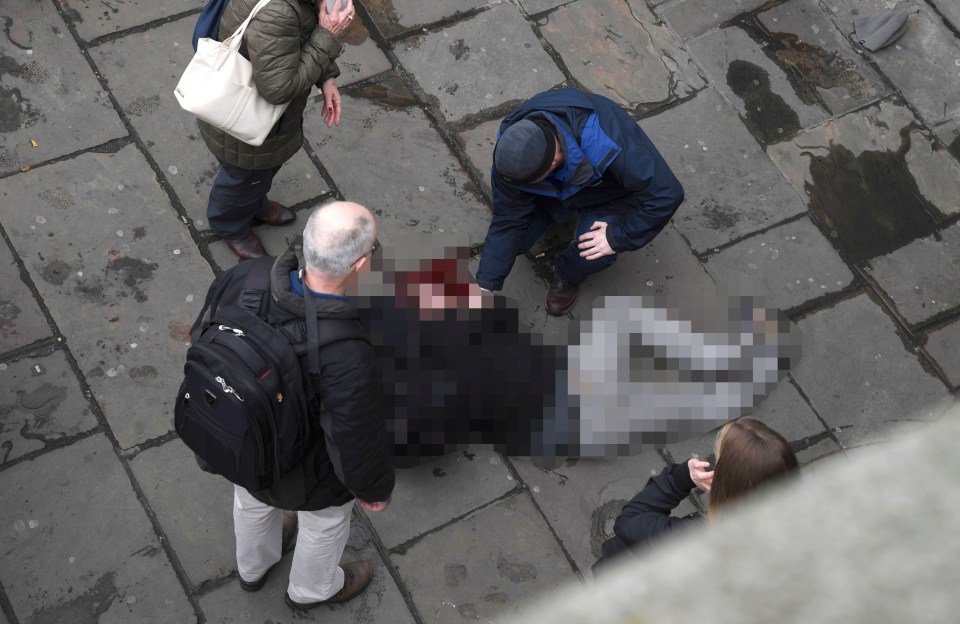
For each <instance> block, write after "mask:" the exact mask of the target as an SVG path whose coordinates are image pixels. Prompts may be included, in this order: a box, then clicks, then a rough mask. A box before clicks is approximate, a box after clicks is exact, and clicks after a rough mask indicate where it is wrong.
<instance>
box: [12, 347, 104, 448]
mask: <svg viewBox="0 0 960 624" xmlns="http://www.w3.org/2000/svg"><path fill="white" fill-rule="evenodd" d="M96 426H97V419H96V417H95V416H94V414H93V412H92V411H91V409H90V405H89V404H88V403H87V401H86V399H85V398H84V396H83V391H82V390H81V389H80V385H79V384H78V383H77V378H76V377H75V376H74V374H73V371H72V370H70V365H69V364H68V363H67V359H66V358H65V357H64V355H63V352H62V351H52V350H50V349H46V350H44V351H43V352H42V353H38V354H36V355H29V356H24V357H21V358H20V359H18V360H15V361H13V362H7V363H6V364H4V366H3V370H0V465H3V464H4V463H6V462H8V461H10V460H13V459H16V458H18V457H20V456H22V455H25V454H27V453H29V452H31V451H35V450H38V449H42V448H44V447H45V446H46V445H47V444H48V443H51V442H56V441H57V440H60V439H62V438H64V437H68V436H73V435H77V434H78V433H82V432H84V431H89V430H90V429H93V428H94V427H96Z"/></svg>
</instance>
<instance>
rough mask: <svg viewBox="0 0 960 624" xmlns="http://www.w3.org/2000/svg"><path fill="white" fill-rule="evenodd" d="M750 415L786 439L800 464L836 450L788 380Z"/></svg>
mask: <svg viewBox="0 0 960 624" xmlns="http://www.w3.org/2000/svg"><path fill="white" fill-rule="evenodd" d="M750 416H753V417H754V418H756V419H758V420H762V421H763V422H764V424H766V425H768V426H769V427H771V428H772V429H774V430H776V431H777V432H778V433H779V434H780V435H782V436H783V437H784V438H786V439H787V442H789V443H790V444H791V446H793V449H794V452H795V453H796V454H797V459H798V460H800V463H801V464H806V463H809V462H813V461H816V460H818V459H820V458H822V457H824V456H826V455H830V454H833V453H836V452H837V451H839V450H840V447H838V446H837V443H836V442H834V441H833V439H832V438H831V437H830V436H829V435H828V432H827V429H826V427H824V426H823V423H821V422H820V420H819V419H818V418H817V415H816V414H814V413H813V410H811V409H810V406H809V405H808V404H807V402H806V401H804V400H803V397H802V396H800V393H799V392H797V389H796V387H795V386H794V385H793V384H792V383H790V381H789V379H784V380H783V381H781V382H780V384H779V385H778V386H777V387H776V388H775V389H774V390H773V392H771V393H770V394H769V395H768V396H767V398H765V399H764V400H763V401H761V402H760V404H759V405H757V407H756V408H755V409H754V410H753V412H752V413H751V414H750Z"/></svg>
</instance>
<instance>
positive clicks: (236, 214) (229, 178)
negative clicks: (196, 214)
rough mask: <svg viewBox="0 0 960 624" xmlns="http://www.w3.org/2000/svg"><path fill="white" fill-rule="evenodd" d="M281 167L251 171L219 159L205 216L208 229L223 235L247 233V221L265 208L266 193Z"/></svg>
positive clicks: (232, 235)
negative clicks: (218, 168) (208, 223)
mask: <svg viewBox="0 0 960 624" xmlns="http://www.w3.org/2000/svg"><path fill="white" fill-rule="evenodd" d="M279 170H280V167H275V168H273V169H260V170H256V171H251V170H250V169H241V168H240V167H235V166H233V165H231V164H229V163H225V162H223V161H222V160H221V161H220V172H219V173H217V177H216V178H214V179H213V188H211V189H210V202H209V203H208V204H207V220H208V221H209V222H210V229H212V230H213V231H214V232H216V233H217V234H218V235H220V236H221V237H222V238H243V237H244V236H246V235H247V234H249V233H250V221H251V219H253V218H254V217H255V216H257V215H258V214H261V213H263V212H266V210H267V193H268V192H269V191H270V187H271V186H272V185H273V177H274V176H275V175H277V171H279Z"/></svg>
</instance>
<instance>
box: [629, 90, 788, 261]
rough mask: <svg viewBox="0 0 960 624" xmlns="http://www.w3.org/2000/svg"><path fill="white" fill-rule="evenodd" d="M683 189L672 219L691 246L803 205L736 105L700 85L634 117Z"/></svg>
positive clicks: (720, 239)
mask: <svg viewBox="0 0 960 624" xmlns="http://www.w3.org/2000/svg"><path fill="white" fill-rule="evenodd" d="M640 126H641V128H643V130H644V131H645V132H646V133H647V135H648V136H649V137H650V139H651V140H652V141H653V143H654V145H656V146H657V149H658V150H660V153H661V154H663V157H664V158H665V159H666V161H667V163H668V164H669V165H670V168H671V169H672V170H673V172H674V173H675V174H676V176H677V178H679V180H680V182H681V183H682V184H683V187H684V190H685V191H686V200H685V201H684V203H683V205H682V206H680V209H679V210H678V211H677V214H676V215H675V216H674V218H673V223H674V224H675V225H676V226H677V229H678V230H680V233H681V234H683V235H684V237H686V239H687V240H688V241H689V242H690V246H691V247H693V249H694V250H696V251H706V250H708V249H710V248H713V247H716V246H718V245H722V244H724V243H727V242H730V241H732V240H735V239H737V238H740V237H742V236H745V235H747V234H750V233H752V232H756V231H757V230H760V229H763V228H765V227H769V226H771V225H774V224H776V223H778V222H780V221H783V220H785V219H787V218H789V217H792V216H795V215H797V214H800V213H802V212H804V210H805V208H804V206H803V203H802V202H801V201H800V200H799V199H798V197H797V195H796V193H795V192H794V191H793V189H791V188H790V186H789V185H788V184H786V183H785V182H784V180H783V179H782V178H781V177H780V176H778V175H776V171H775V168H774V167H773V166H772V165H771V164H770V161H769V160H768V159H767V158H766V156H765V155H764V153H763V150H761V149H760V147H759V146H758V145H757V142H756V141H755V140H754V138H753V137H752V136H750V133H749V132H748V131H747V130H746V128H744V127H743V125H742V124H741V123H740V120H739V118H738V117H737V114H736V112H735V111H734V110H733V109H732V108H731V107H730V105H729V104H727V103H726V102H725V101H724V100H723V99H722V98H721V97H720V95H719V94H718V93H717V92H716V91H714V90H713V89H706V90H704V91H702V92H700V93H699V94H697V97H696V98H694V99H693V100H692V101H689V102H684V103H683V104H680V105H679V106H677V107H675V108H672V109H670V110H669V111H666V112H664V113H662V114H660V115H657V116H655V117H651V118H648V119H644V120H643V122H642V123H641V124H640Z"/></svg>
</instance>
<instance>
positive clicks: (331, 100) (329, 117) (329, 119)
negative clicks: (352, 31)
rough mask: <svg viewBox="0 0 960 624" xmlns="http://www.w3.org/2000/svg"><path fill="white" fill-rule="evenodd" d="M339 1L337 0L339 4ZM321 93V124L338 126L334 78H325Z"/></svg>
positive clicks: (338, 92)
mask: <svg viewBox="0 0 960 624" xmlns="http://www.w3.org/2000/svg"><path fill="white" fill-rule="evenodd" d="M339 1H340V0H337V2H339ZM320 91H322V92H323V122H324V123H325V124H327V127H328V128H329V127H330V126H339V125H340V91H339V90H338V89H337V80H336V78H327V79H326V80H324V81H323V85H321V87H320Z"/></svg>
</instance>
